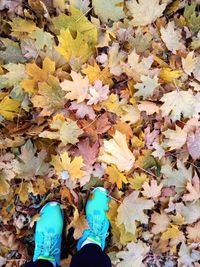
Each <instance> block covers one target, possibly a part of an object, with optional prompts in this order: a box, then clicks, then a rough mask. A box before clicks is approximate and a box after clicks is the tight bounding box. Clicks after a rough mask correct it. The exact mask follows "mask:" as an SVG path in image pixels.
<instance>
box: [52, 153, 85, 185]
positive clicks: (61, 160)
mask: <svg viewBox="0 0 200 267" xmlns="http://www.w3.org/2000/svg"><path fill="white" fill-rule="evenodd" d="M51 164H52V165H53V166H54V168H55V170H56V172H57V174H58V175H59V177H61V178H63V176H62V172H63V171H67V172H68V174H69V177H70V178H71V179H72V180H78V179H80V178H81V177H83V176H84V175H85V174H86V173H85V171H83V170H81V168H82V167H84V163H83V158H82V157H81V156H79V157H74V159H73V160H71V158H70V157H69V155H68V153H67V152H66V151H65V152H63V153H62V154H60V155H56V156H52V161H51Z"/></svg>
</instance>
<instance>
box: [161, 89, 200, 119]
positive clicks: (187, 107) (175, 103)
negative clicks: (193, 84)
mask: <svg viewBox="0 0 200 267" xmlns="http://www.w3.org/2000/svg"><path fill="white" fill-rule="evenodd" d="M160 100H161V101H162V102H164V104H163V105H162V106H161V107H160V109H161V111H162V115H163V116H169V117H170V118H171V119H172V121H176V120H180V118H181V115H183V117H184V118H190V117H192V116H193V115H194V113H195V104H196V103H197V100H196V98H195V97H194V95H193V94H192V92H191V91H190V90H188V91H173V92H170V93H166V94H165V95H163V96H162V98H161V99H160Z"/></svg>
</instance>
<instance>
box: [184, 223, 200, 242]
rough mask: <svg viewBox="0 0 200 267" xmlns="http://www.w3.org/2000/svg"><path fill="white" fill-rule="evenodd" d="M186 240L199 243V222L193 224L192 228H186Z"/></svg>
mask: <svg viewBox="0 0 200 267" xmlns="http://www.w3.org/2000/svg"><path fill="white" fill-rule="evenodd" d="M187 233H188V238H189V239H190V240H191V241H193V242H195V243H197V242H200V222H197V223H195V225H193V226H188V227H187Z"/></svg>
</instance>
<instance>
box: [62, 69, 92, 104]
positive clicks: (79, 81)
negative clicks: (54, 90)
mask: <svg viewBox="0 0 200 267" xmlns="http://www.w3.org/2000/svg"><path fill="white" fill-rule="evenodd" d="M70 75H71V77H72V79H73V81H68V80H65V81H63V82H62V83H61V84H60V86H61V87H62V89H63V90H64V91H66V92H67V94H66V95H65V97H66V98H67V99H70V100H74V99H76V100H77V103H81V102H83V101H84V100H85V99H86V97H87V95H88V89H89V80H88V78H87V76H86V77H84V78H83V77H82V75H81V74H80V73H76V72H75V71H72V72H71V74H70Z"/></svg>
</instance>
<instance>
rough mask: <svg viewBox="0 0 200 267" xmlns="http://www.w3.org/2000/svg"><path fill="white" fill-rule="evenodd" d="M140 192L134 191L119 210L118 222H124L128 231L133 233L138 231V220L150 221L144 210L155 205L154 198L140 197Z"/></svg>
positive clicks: (142, 221)
mask: <svg viewBox="0 0 200 267" xmlns="http://www.w3.org/2000/svg"><path fill="white" fill-rule="evenodd" d="M139 193H140V192H139V191H134V192H132V193H131V194H130V195H129V196H127V197H126V198H125V199H124V200H123V202H122V204H121V205H120V206H119V208H118V210H117V212H118V215H117V224H118V225H120V224H124V226H125V229H126V231H127V232H130V233H133V234H134V233H135V231H136V221H139V222H141V223H148V218H149V217H148V216H147V215H146V214H145V213H144V211H145V210H148V209H151V208H152V207H153V206H154V202H153V201H152V200H147V199H145V198H143V197H138V196H139ZM133 207H134V209H133Z"/></svg>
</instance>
